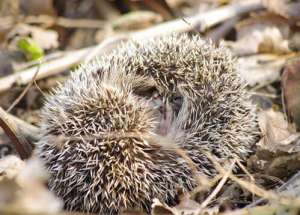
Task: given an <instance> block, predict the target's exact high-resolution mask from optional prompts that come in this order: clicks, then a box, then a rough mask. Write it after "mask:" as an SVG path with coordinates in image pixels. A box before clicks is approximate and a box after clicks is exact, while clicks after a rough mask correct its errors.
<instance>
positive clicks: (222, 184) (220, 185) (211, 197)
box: [200, 160, 236, 209]
mask: <svg viewBox="0 0 300 215" xmlns="http://www.w3.org/2000/svg"><path fill="white" fill-rule="evenodd" d="M235 163H236V161H235V160H234V161H233V162H232V164H231V165H230V167H229V170H228V171H227V172H226V173H225V174H224V176H223V178H222V180H221V181H220V182H219V184H218V185H217V186H216V188H215V189H214V191H213V192H212V193H211V194H210V195H209V196H208V197H207V198H206V199H205V200H204V201H203V202H202V203H201V205H200V208H202V209H203V208H205V207H206V206H207V205H208V204H209V203H210V201H211V200H212V199H213V198H214V197H215V196H216V195H217V194H218V193H219V192H220V190H221V189H222V187H223V186H224V184H225V183H226V181H227V179H228V177H229V175H230V174H231V173H232V170H233V168H234V165H235Z"/></svg>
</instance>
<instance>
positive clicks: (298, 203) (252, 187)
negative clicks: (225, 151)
mask: <svg viewBox="0 0 300 215" xmlns="http://www.w3.org/2000/svg"><path fill="white" fill-rule="evenodd" d="M205 154H206V156H207V158H208V159H209V160H210V161H211V162H212V163H213V164H214V165H215V168H216V169H217V170H218V171H219V172H220V173H222V174H226V170H225V169H224V168H223V167H222V166H221V165H220V164H219V163H218V161H217V159H215V158H214V157H213V156H212V155H211V154H210V153H205ZM229 178H230V179H231V180H232V181H234V182H236V183H238V184H239V185H240V186H242V187H244V188H245V189H247V190H248V191H250V192H251V193H253V194H255V195H257V196H259V197H262V198H264V199H269V200H274V201H277V202H279V203H281V204H285V205H291V206H293V207H300V198H291V197H287V196H282V195H279V194H277V193H275V192H272V191H267V190H264V189H262V188H260V187H258V186H257V185H256V184H254V183H251V182H248V181H245V180H242V179H239V178H238V177H236V176H235V175H233V174H230V175H229Z"/></svg>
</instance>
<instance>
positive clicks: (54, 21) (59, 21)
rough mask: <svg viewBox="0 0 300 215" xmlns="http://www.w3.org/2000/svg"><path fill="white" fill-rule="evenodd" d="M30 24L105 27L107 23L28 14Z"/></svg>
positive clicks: (27, 19)
mask: <svg viewBox="0 0 300 215" xmlns="http://www.w3.org/2000/svg"><path fill="white" fill-rule="evenodd" d="M24 22H25V23H28V24H47V25H49V26H53V25H58V26H61V27H65V28H104V27H105V25H107V23H106V22H105V21H101V20H98V19H97V20H93V19H68V18H64V17H52V16H47V15H41V16H28V17H25V18H24Z"/></svg>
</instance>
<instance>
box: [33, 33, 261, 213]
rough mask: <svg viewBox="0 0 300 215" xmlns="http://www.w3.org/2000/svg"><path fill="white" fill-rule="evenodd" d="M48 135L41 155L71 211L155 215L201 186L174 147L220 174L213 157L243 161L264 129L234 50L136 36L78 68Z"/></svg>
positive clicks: (44, 129)
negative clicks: (159, 206)
mask: <svg viewBox="0 0 300 215" xmlns="http://www.w3.org/2000/svg"><path fill="white" fill-rule="evenodd" d="M41 136H42V138H41V140H40V141H39V142H38V144H37V145H38V146H39V147H38V151H37V153H38V155H39V156H40V157H41V158H42V160H43V161H44V163H45V166H46V168H47V169H48V171H49V175H50V179H49V188H50V189H51V190H52V191H54V192H55V194H56V195H57V196H59V197H60V198H61V199H62V200H63V201H64V204H65V208H66V209H67V210H73V211H82V212H90V213H99V214H108V215H115V214H119V213H120V212H122V211H124V210H128V209H134V210H142V211H144V212H146V213H148V214H149V213H150V212H151V204H152V200H153V199H154V198H157V199H159V200H160V201H161V202H164V203H166V204H167V205H170V206H173V205H176V204H177V203H178V195H179V190H181V191H183V192H189V191H192V190H193V189H194V188H195V187H196V186H197V185H198V184H197V180H196V179H195V174H194V172H193V170H192V168H191V166H190V165H189V163H188V161H187V160H186V159H184V158H183V157H182V156H180V155H179V154H178V153H177V152H176V150H174V149H175V148H176V149H180V150H183V151H184V152H185V153H186V154H187V155H188V156H189V158H190V159H191V160H192V161H193V163H194V164H195V166H196V169H197V172H198V173H199V174H205V175H206V176H208V177H213V176H214V175H216V173H217V171H216V169H215V168H214V165H213V164H212V163H211V161H210V160H209V159H208V157H207V154H206V153H207V152H209V153H211V154H212V155H214V156H215V157H216V158H217V159H218V161H219V162H221V163H222V162H226V161H228V159H231V158H234V157H235V158H238V159H240V160H241V161H243V160H245V159H246V158H247V157H248V156H249V155H250V154H251V153H252V151H253V147H254V145H255V143H256V141H257V140H258V138H259V130H258V125H257V121H256V114H255V107H254V105H253V104H251V102H250V100H249V95H248V94H247V91H246V89H245V84H244V82H243V80H242V79H241V77H240V76H239V74H238V72H237V68H236V64H235V60H234V58H233V57H232V56H231V54H230V52H229V50H227V49H226V48H224V47H222V46H216V45H214V44H213V43H212V42H210V41H206V40H203V39H202V38H201V37H200V36H198V35H195V36H189V35H186V34H172V35H168V36H161V37H157V38H152V39H151V38H150V39H149V38H148V39H144V40H134V39H132V40H130V41H127V42H126V43H124V44H122V45H121V46H120V47H118V48H116V49H115V50H114V51H112V52H111V53H110V54H107V55H105V56H100V57H98V58H97V59H95V60H93V61H92V62H90V63H87V64H84V65H81V66H80V67H79V68H77V69H76V70H75V71H74V72H72V74H71V77H70V78H69V79H68V80H66V81H65V82H64V83H63V84H60V85H59V86H58V87H57V88H56V89H54V90H53V93H52V95H51V96H50V97H49V98H47V101H46V103H45V105H44V107H43V110H42V120H41ZM163 139H167V140H168V141H167V143H165V142H164V141H161V140H163Z"/></svg>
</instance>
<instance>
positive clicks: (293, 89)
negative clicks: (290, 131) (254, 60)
mask: <svg viewBox="0 0 300 215" xmlns="http://www.w3.org/2000/svg"><path fill="white" fill-rule="evenodd" d="M281 84H282V93H283V98H284V103H285V107H286V111H287V114H288V117H289V121H291V122H294V123H296V125H297V127H298V129H299V128H300V93H299V92H300V58H296V59H294V60H293V61H291V62H289V63H288V64H287V65H286V66H285V68H284V72H283V74H282V79H281Z"/></svg>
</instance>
